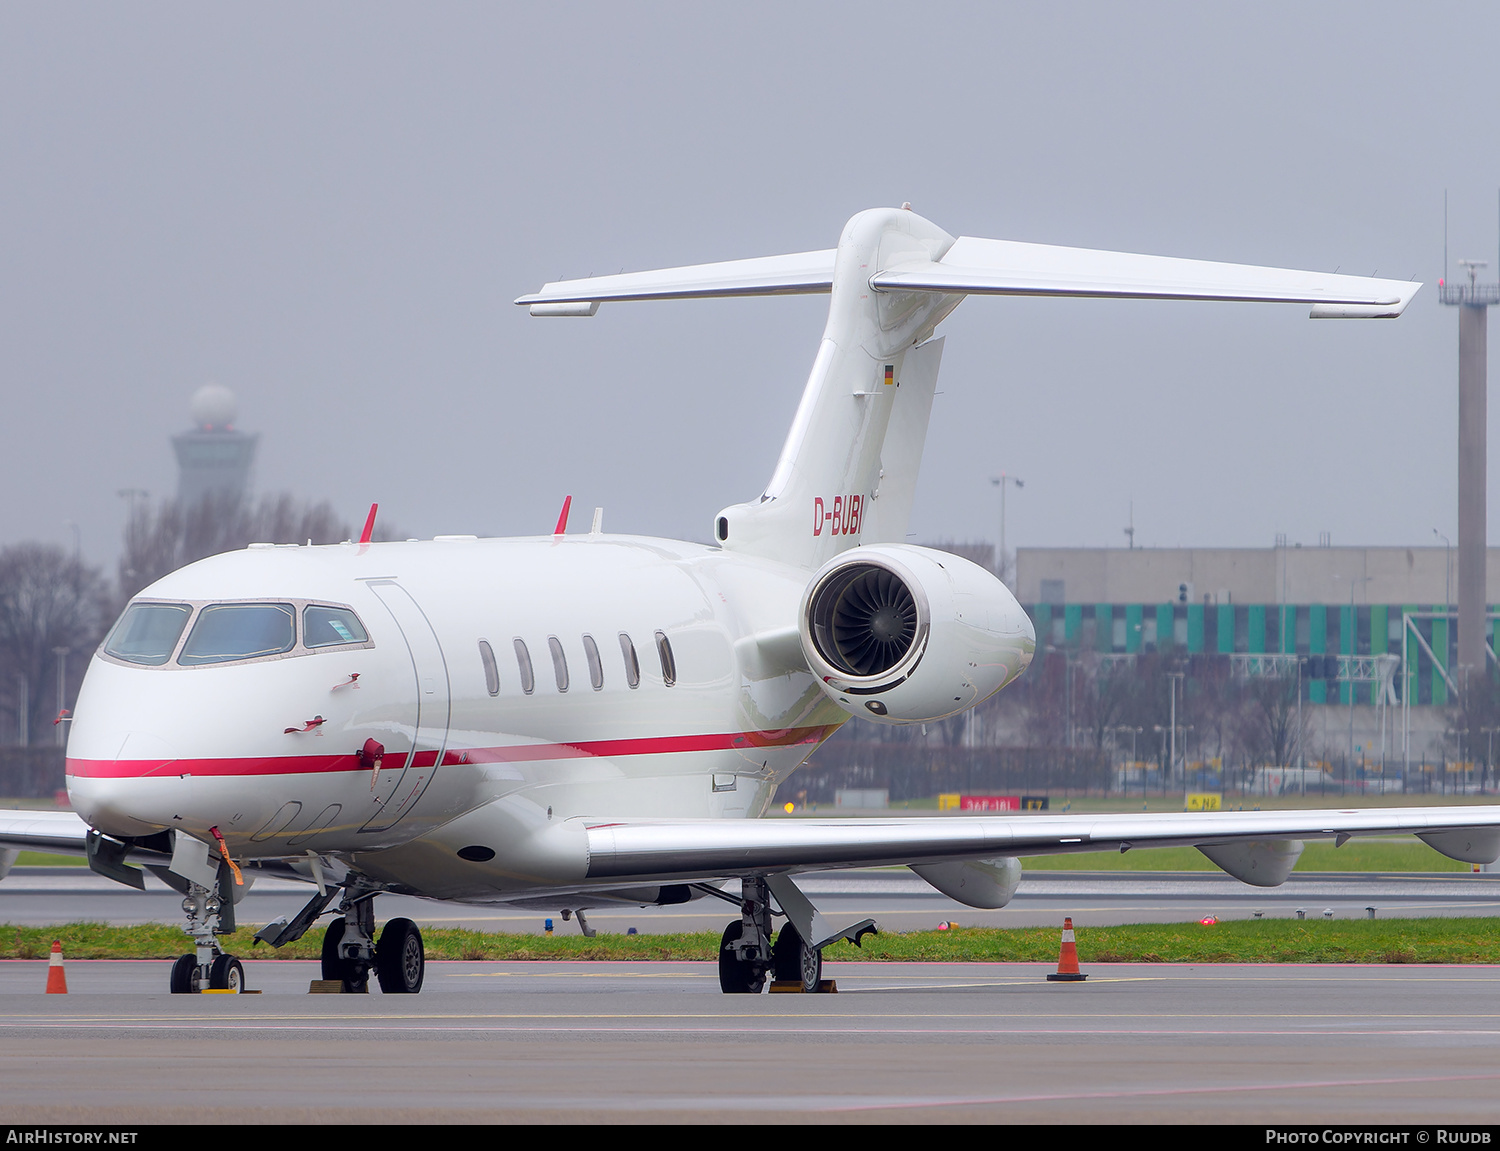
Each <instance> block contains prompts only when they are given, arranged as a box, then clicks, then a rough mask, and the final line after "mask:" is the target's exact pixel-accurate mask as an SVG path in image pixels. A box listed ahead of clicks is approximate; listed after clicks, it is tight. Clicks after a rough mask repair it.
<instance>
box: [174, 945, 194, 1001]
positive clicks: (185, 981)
mask: <svg viewBox="0 0 1500 1151" xmlns="http://www.w3.org/2000/svg"><path fill="white" fill-rule="evenodd" d="M197 970H198V957H197V956H196V955H192V954H188V955H179V956H178V957H177V959H176V961H175V962H173V964H172V980H171V983H170V984H169V986H170V987H171V988H172V994H173V995H191V994H193V992H195V991H197V990H198V989H197V988H196V987H194V986H193V976H194V974H195V973H196V972H197Z"/></svg>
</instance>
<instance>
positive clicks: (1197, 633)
mask: <svg viewBox="0 0 1500 1151" xmlns="http://www.w3.org/2000/svg"><path fill="white" fill-rule="evenodd" d="M1187 625H1188V651H1192V652H1199V651H1202V650H1203V605H1202V604H1201V603H1190V604H1188V610H1187ZM1496 650H1497V651H1500V648H1497V649H1496Z"/></svg>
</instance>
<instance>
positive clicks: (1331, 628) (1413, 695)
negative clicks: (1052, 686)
mask: <svg viewBox="0 0 1500 1151" xmlns="http://www.w3.org/2000/svg"><path fill="white" fill-rule="evenodd" d="M1456 561H1457V552H1456V550H1455V549H1450V548H1446V547H1415V548H1402V547H1368V548H1360V547H1332V546H1327V545H1325V546H1319V547H1304V546H1302V545H1300V544H1296V545H1286V544H1282V543H1278V545H1277V546H1274V547H1270V548H1020V549H1018V550H1017V552H1016V587H1015V591H1016V597H1017V599H1019V600H1020V601H1021V603H1022V604H1023V605H1024V606H1025V607H1026V609H1027V610H1028V611H1029V612H1030V613H1031V616H1032V619H1033V620H1034V622H1035V624H1036V631H1037V646H1038V648H1039V649H1044V648H1046V647H1052V648H1054V649H1057V650H1062V651H1080V650H1089V651H1094V652H1098V653H1101V654H1106V655H1108V654H1116V655H1126V654H1132V653H1138V652H1148V651H1154V650H1158V649H1160V648H1162V647H1164V646H1165V645H1167V644H1171V645H1174V646H1175V647H1176V648H1177V649H1179V650H1185V651H1186V652H1187V653H1189V654H1190V655H1207V656H1212V655H1239V656H1252V655H1296V656H1303V657H1309V659H1308V662H1307V663H1304V664H1303V668H1304V672H1306V671H1307V669H1308V668H1309V667H1310V668H1311V669H1313V673H1312V674H1306V675H1305V678H1306V680H1307V682H1306V684H1305V686H1304V691H1305V693H1306V696H1305V698H1306V699H1307V700H1308V702H1310V703H1343V704H1349V703H1351V702H1353V703H1355V704H1372V703H1375V702H1376V701H1377V694H1378V689H1377V687H1376V686H1375V685H1374V684H1372V683H1369V682H1364V683H1360V682H1354V683H1351V682H1347V681H1346V680H1342V679H1341V678H1339V677H1338V675H1337V674H1336V673H1335V668H1336V667H1337V666H1339V665H1338V664H1337V662H1336V661H1335V660H1331V659H1328V658H1327V657H1330V656H1332V657H1338V656H1378V655H1392V656H1395V657H1397V658H1398V659H1401V658H1402V657H1403V656H1404V662H1405V668H1406V675H1405V677H1404V678H1405V683H1404V684H1403V682H1402V679H1403V677H1402V675H1401V672H1400V671H1399V670H1396V671H1395V674H1394V677H1393V680H1392V683H1391V689H1392V690H1391V692H1390V694H1389V696H1388V702H1395V698H1399V697H1400V696H1401V694H1402V693H1403V692H1404V693H1409V699H1410V703H1411V705H1412V706H1420V705H1435V706H1439V707H1441V706H1445V705H1447V704H1449V703H1451V702H1452V699H1451V696H1452V694H1453V687H1454V686H1457V685H1461V683H1462V676H1463V675H1466V674H1469V673H1468V672H1467V671H1465V670H1463V669H1459V668H1457V666H1456V657H1457V639H1456V636H1455V632H1456V628H1455V627H1454V626H1453V610H1454V609H1452V608H1451V607H1449V606H1448V605H1451V604H1453V603H1454V602H1455V597H1456V595H1457V563H1456ZM1487 572H1488V580H1489V585H1488V589H1487V594H1486V600H1487V602H1489V603H1490V604H1491V605H1494V604H1496V603H1500V549H1493V548H1492V549H1490V552H1489V558H1488V565H1487ZM1490 613H1491V618H1490V619H1489V622H1488V625H1487V627H1486V640H1487V642H1488V646H1489V653H1488V659H1489V662H1490V663H1491V665H1492V670H1493V663H1494V651H1495V647H1496V626H1497V624H1500V620H1497V619H1496V618H1495V614H1496V612H1495V608H1494V607H1493V606H1491V608H1490ZM1343 666H1344V667H1345V668H1347V667H1348V666H1349V665H1348V663H1347V661H1346V662H1345V664H1344V665H1343ZM1388 666H1394V665H1388ZM1351 693H1352V694H1353V696H1354V698H1353V700H1352V701H1351V699H1350V695H1351Z"/></svg>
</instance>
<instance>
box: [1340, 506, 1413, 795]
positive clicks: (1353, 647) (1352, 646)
mask: <svg viewBox="0 0 1500 1151" xmlns="http://www.w3.org/2000/svg"><path fill="white" fill-rule="evenodd" d="M1433 530H1434V531H1436V530H1437V529H1436V528H1434V529H1433ZM1374 578H1375V577H1374V576H1360V577H1359V578H1358V579H1356V578H1355V577H1354V576H1350V577H1349V627H1350V628H1351V629H1352V630H1353V635H1351V636H1350V637H1349V641H1348V642H1349V654H1350V656H1354V655H1356V654H1358V647H1359V645H1358V644H1357V643H1356V642H1355V639H1354V637H1355V636H1357V635H1358V634H1359V624H1358V622H1357V621H1356V620H1355V618H1354V589H1355V588H1356V587H1357V586H1358V585H1360V584H1367V583H1369V582H1370V581H1371V580H1372V579H1374ZM1340 638H1342V637H1340ZM1403 638H1405V637H1403ZM1340 646H1341V647H1342V646H1343V645H1342V644H1340ZM1344 687H1345V688H1347V689H1348V691H1349V760H1350V762H1351V763H1352V762H1353V761H1354V681H1353V680H1352V679H1351V680H1348V681H1347V682H1345V684H1344ZM1345 778H1346V779H1347V778H1348V773H1347V771H1346V772H1345Z"/></svg>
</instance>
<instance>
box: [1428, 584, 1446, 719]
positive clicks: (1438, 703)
mask: <svg viewBox="0 0 1500 1151" xmlns="http://www.w3.org/2000/svg"><path fill="white" fill-rule="evenodd" d="M1432 610H1433V611H1446V610H1447V609H1446V608H1441V607H1436V606H1434V607H1433V609H1432ZM1432 654H1433V655H1435V656H1437V661H1438V664H1439V666H1441V667H1444V668H1446V667H1447V666H1448V621H1447V620H1445V619H1435V620H1433V621H1432ZM1447 702H1448V683H1447V681H1446V680H1445V679H1443V673H1442V672H1440V671H1439V670H1438V669H1437V668H1436V667H1434V668H1433V669H1432V703H1433V706H1434V707H1442V706H1444V705H1445V704H1447Z"/></svg>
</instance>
